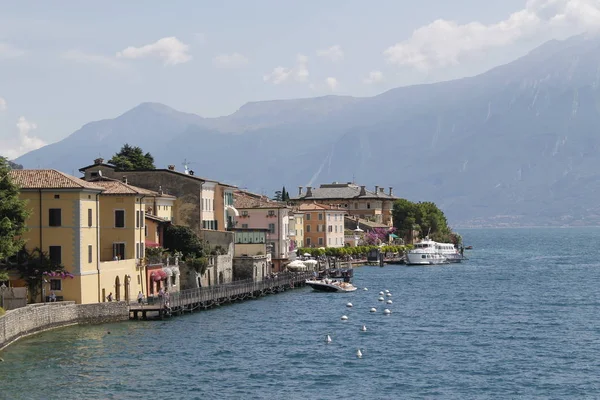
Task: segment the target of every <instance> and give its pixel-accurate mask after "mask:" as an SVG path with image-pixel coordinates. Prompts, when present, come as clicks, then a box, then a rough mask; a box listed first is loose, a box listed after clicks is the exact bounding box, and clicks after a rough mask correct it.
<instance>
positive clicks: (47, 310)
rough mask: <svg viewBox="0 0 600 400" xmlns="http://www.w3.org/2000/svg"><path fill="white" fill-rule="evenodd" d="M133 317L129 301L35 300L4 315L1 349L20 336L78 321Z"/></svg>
mask: <svg viewBox="0 0 600 400" xmlns="http://www.w3.org/2000/svg"><path fill="white" fill-rule="evenodd" d="M128 319H129V308H128V306H127V303H126V302H124V301H121V302H111V303H97V304H75V302H72V301H61V302H57V303H44V304H31V305H28V306H27V307H22V308H18V309H16V310H10V311H7V312H6V314H5V315H4V316H2V317H0V349H2V348H4V347H6V346H8V345H9V344H11V343H12V342H14V341H15V340H17V339H20V338H21V337H23V336H27V335H31V334H33V333H37V332H42V331H45V330H48V329H53V328H59V327H63V326H68V325H74V324H101V323H106V322H117V321H126V320H128Z"/></svg>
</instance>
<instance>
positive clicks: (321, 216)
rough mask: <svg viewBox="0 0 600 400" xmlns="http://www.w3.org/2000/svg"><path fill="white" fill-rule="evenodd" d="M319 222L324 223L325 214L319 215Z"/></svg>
mask: <svg viewBox="0 0 600 400" xmlns="http://www.w3.org/2000/svg"><path fill="white" fill-rule="evenodd" d="M319 221H323V214H321V213H319Z"/></svg>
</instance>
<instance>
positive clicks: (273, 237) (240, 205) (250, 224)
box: [234, 191, 290, 273]
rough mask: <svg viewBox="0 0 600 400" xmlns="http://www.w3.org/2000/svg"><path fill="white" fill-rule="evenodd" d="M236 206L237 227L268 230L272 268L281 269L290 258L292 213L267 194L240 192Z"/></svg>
mask: <svg viewBox="0 0 600 400" xmlns="http://www.w3.org/2000/svg"><path fill="white" fill-rule="evenodd" d="M234 205H235V208H236V210H237V211H238V214H239V215H238V216H237V217H235V225H236V228H237V229H266V230H267V232H266V244H267V252H268V253H270V254H271V257H272V264H273V265H272V269H273V270H272V271H269V273H270V272H276V271H280V270H281V268H282V266H283V264H285V263H286V262H287V261H288V259H289V252H290V239H289V228H290V226H289V223H290V219H289V212H290V208H289V207H288V206H287V205H286V204H285V203H282V202H278V201H273V200H269V199H268V198H266V197H265V196H260V195H256V194H253V193H249V192H242V191H237V192H235V195H234Z"/></svg>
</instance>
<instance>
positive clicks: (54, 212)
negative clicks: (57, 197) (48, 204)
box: [48, 208, 61, 226]
mask: <svg viewBox="0 0 600 400" xmlns="http://www.w3.org/2000/svg"><path fill="white" fill-rule="evenodd" d="M48 212H49V214H48V225H50V226H61V209H60V208H51V209H49V210H48Z"/></svg>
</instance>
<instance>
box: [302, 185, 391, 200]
mask: <svg viewBox="0 0 600 400" xmlns="http://www.w3.org/2000/svg"><path fill="white" fill-rule="evenodd" d="M311 192H312V195H311V196H308V197H307V196H306V190H305V191H304V193H303V194H302V196H298V197H294V198H293V199H292V200H312V199H315V200H333V199H344V200H352V199H381V200H395V199H396V197H394V196H390V195H389V194H387V193H384V192H382V191H379V192H377V193H375V192H372V191H370V190H367V189H366V188H365V193H364V194H363V195H361V187H360V186H358V185H355V184H353V183H349V184H329V185H321V187H318V188H311Z"/></svg>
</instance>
